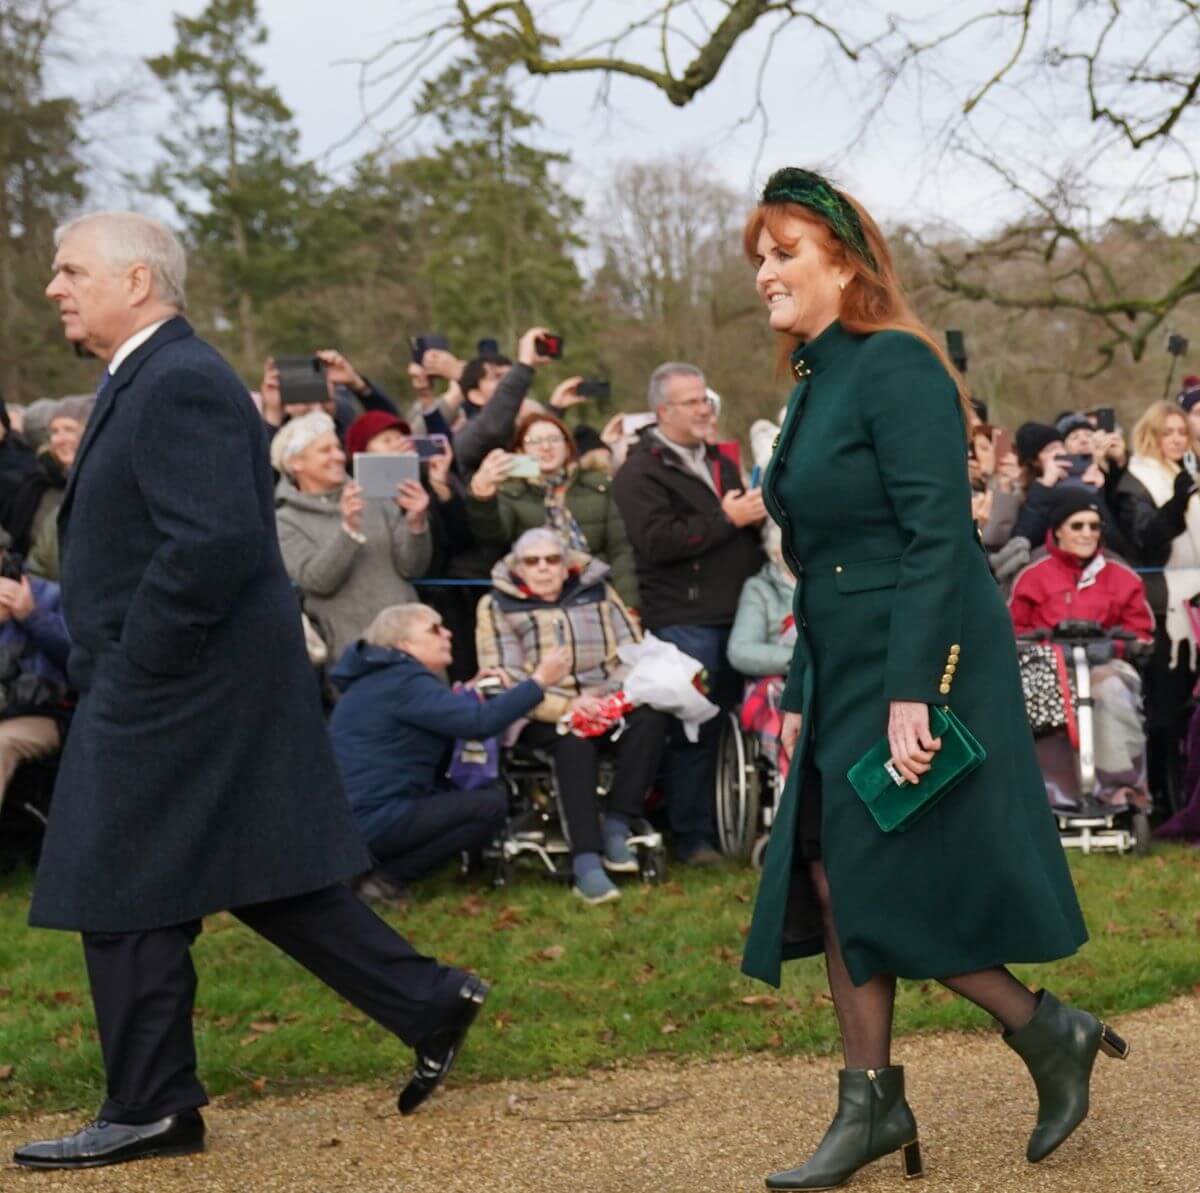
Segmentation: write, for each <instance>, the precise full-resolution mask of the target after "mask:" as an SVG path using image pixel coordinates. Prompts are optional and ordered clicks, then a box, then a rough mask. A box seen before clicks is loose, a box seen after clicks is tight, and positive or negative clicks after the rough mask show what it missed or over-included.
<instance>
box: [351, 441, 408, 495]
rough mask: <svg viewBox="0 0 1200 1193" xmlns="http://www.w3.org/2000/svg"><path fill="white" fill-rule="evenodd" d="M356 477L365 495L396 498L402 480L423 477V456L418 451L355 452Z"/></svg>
mask: <svg viewBox="0 0 1200 1193" xmlns="http://www.w3.org/2000/svg"><path fill="white" fill-rule="evenodd" d="M354 479H355V480H356V481H358V483H359V484H360V485H362V491H363V496H364V497H391V498H394V497H395V496H396V486H397V485H399V484H400V482H401V481H419V480H420V479H421V458H420V457H419V456H418V455H417V454H416V452H396V453H392V452H355V453H354Z"/></svg>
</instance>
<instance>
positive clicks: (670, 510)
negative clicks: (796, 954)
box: [613, 361, 766, 865]
mask: <svg viewBox="0 0 1200 1193" xmlns="http://www.w3.org/2000/svg"><path fill="white" fill-rule="evenodd" d="M647 398H648V401H649V405H650V409H651V410H652V411H653V412H654V413H655V415H656V416H657V424H656V425H655V426H652V427H648V428H647V429H646V430H645V431H643V432H642V434H641V436H640V437H639V439H638V441H637V442H636V443H635V444H634V445H633V447H632V448H630V451H629V455H628V457H627V458H626V460H625V463H624V465H622V467H621V468H620V470H619V471H618V472H617V474H616V476H615V477H614V478H613V496H614V497H615V498H616V501H617V506H618V508H619V509H620V511H621V516H622V518H624V520H625V529H626V531H627V533H628V535H629V541H630V542H631V543H632V544H633V552H634V560H635V563H636V565H637V579H638V590H639V592H640V594H641V608H640V610H639V612H640V613H641V617H642V623H643V625H645V627H646V628H647V629H648V630H651V631H652V632H653V633H654V634H655V635H657V636H658V637H659V638H662V639H664V640H666V641H668V642H673V643H674V644H675V645H676V646H678V647H679V649H680V650H682V651H683V652H684V653H685V654H689V655H691V656H692V657H693V658H695V659H698V660H699V661H700V662H701V663H703V664H704V666H705V668H706V669H707V671H708V676H709V698H710V699H712V700H713V701H714V702H715V703H717V704H719V705H721V706H722V707H732V705H733V704H735V703H737V701H738V699H739V698H740V696H741V691H740V689H741V681H740V678H739V676H738V675H737V673H736V672H735V671H734V670H733V669H732V667H731V666H730V664H729V661H728V659H727V658H726V656H725V646H726V643H727V642H728V639H729V631H730V628H731V627H732V625H733V619H734V616H735V614H736V613H737V604H738V597H739V596H740V594H741V591H742V585H743V584H744V583H745V582H746V580H748V579H749V578H750V577H751V576H752V575H754V574H755V572H757V571H758V569H759V567H760V566H761V564H762V551H761V548H760V546H759V537H758V530H757V527H758V526H759V525H760V524H761V523H762V521H763V519H764V518H765V517H766V510H765V508H764V507H763V503H762V495H761V493H760V492H759V491H758V490H757V489H754V490H752V491H750V492H745V491H744V488H743V484H742V478H741V477H740V476H739V475H738V471H737V468H736V467H735V466H734V465H733V463H732V462H731V461H730V460H729V459H728V458H727V457H726V456H724V455H722V454H721V453H720V452H719V451H717V450H716V449H715V448H713V447H710V446H709V445H708V443H707V438H708V432H709V430H710V428H711V426H712V422H713V413H714V411H713V403H712V400H711V399H710V397H709V396H708V391H707V387H706V385H705V382H704V374H703V373H702V372H701V371H700V370H699V369H698V368H696V366H695V365H690V364H685V363H683V362H681V361H668V362H667V363H666V364H661V365H659V366H658V368H657V369H655V370H654V372H653V373H652V374H651V376H650V385H649V390H648V394H647ZM723 720H724V718H723V717H716V718H714V719H713V720H711V721H709V722H707V723H706V724H705V725H704V726H702V727H701V730H700V740H699V741H698V742H696V743H695V744H692V743H690V742H688V741H687V739H686V738H685V737H684V736H683V733H682V732H681V731H678V732H675V733H673V734H672V741H671V747H670V749H669V750H668V753H667V762H666V783H665V786H666V796H667V815H668V818H669V820H670V824H671V832H672V835H673V837H674V846H675V852H676V854H677V856H678V857H679V859H680V860H681V861H683V862H690V863H692V864H695V865H709V864H712V863H713V862H716V861H717V860H718V854H717V852H716V848H715V839H716V827H715V824H714V819H713V788H714V785H715V783H716V750H717V744H718V736H719V734H720V727H721V723H722V721H723Z"/></svg>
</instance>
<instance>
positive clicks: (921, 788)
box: [846, 704, 987, 833]
mask: <svg viewBox="0 0 1200 1193" xmlns="http://www.w3.org/2000/svg"><path fill="white" fill-rule="evenodd" d="M929 730H930V732H931V733H932V734H933V736H934V737H940V738H941V739H942V748H941V749H940V750H938V752H937V753H936V754H934V756H933V765H932V767H931V769H930V770H929V771H928V773H926V774H924V775H922V776H921V781H920V782H919V783H909V782H906V781H905V780H904V779H902V778H901V777H900V772H899V771H897V770H896V768H895V766H894V765H893V763H892V750H891V747H890V746H889V745H888V740H887V738H886V737H885V738H883V739H882V740H880V741H878V742H876V743H875V745H873V746H872V747H871V748H870V749H869V750H868V751H867V752H866V753H865V754H864V755H863V756H862V757H861V758H860V759H859V760H858V761H857V762H856V763H855V764H854V765H853V766H852V767H851V768H850V769H849V771H847V773H846V778H848V779H849V780H850V785H851V786H852V787H853V788H854V790H855V791H856V792H858V796H859V798H860V799H861V800H862V802H863V803H864V804H866V805H867V811H869V812H870V813H871V815H872V816H873V817H874V818H875V823H876V824H878V825H879V827H880V828H881V829H882V830H883V831H884V832H885V833H902V832H904V831H905V830H906V829H910V828H912V826H913V825H914V824H916V822H917V821H918V820H920V819H921V817H922V816H924V815H925V813H926V812H928V811H929V809H930V808H932V807H933V806H934V805H935V804H936V803H937V802H938V801H939V800H940V799H941V798H942V796H944V795H945V794H946V792H948V791H950V790H951V788H953V787H954V786H955V785H956V784H957V783H958V782H959V781H960V780H962V779H964V778H965V777H966V776H967V775H969V774H970V773H971V772H972V771H973V770H974V769H975V768H976V767H977V766H979V765H980V763H982V762H983V760H984V759H985V758H986V757H987V754H986V753H985V751H984V748H983V747H982V746H981V745H980V744H979V742H977V741H976V740H975V738H974V736H972V734H971V731H970V730H969V729H968V728H967V727H966V726H965V725H964V724H963V723H962V722H961V721H960V720H959V719H958V718H957V717H956V716H955V715H954V714H953V713H952V712H951V711H950V710H949V709H948V708H944V707H941V706H939V705H936V704H931V705H930V706H929Z"/></svg>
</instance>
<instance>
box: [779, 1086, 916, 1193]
mask: <svg viewBox="0 0 1200 1193" xmlns="http://www.w3.org/2000/svg"><path fill="white" fill-rule="evenodd" d="M900 1150H903V1152H904V1157H903V1159H904V1175H905V1176H906V1177H910V1178H911V1177H918V1176H924V1175H925V1172H924V1169H923V1168H922V1167H921V1147H920V1144H918V1142H917V1120H916V1119H914V1118H913V1113H912V1111H911V1110H910V1109H909V1108H908V1102H907V1101H905V1098H904V1067H903V1065H892V1066H890V1067H889V1068H886V1069H843V1070H842V1071H841V1072H840V1073H839V1074H838V1108H837V1114H835V1115H834V1117H833V1122H832V1123H831V1124H830V1126H829V1130H828V1131H826V1132H825V1138H824V1139H822V1140H821V1145H820V1147H818V1148H817V1150H816V1151H815V1152H814V1153H813V1157H812V1159H811V1160H809V1161H808V1163H807V1164H805V1165H803V1166H802V1167H800V1168H793V1169H791V1170H789V1171H788V1172H777V1173H775V1174H774V1175H773V1176H769V1177H767V1188H768V1189H836V1188H837V1186H838V1185H842V1184H845V1182H846V1181H848V1180H849V1179H850V1178H851V1177H852V1176H853V1175H854V1174H855V1173H856V1172H857V1171H858V1170H859V1169H860V1168H862V1167H863V1165H864V1164H870V1163H871V1161H872V1160H878V1159H879V1158H880V1157H881V1156H886V1155H888V1154H889V1153H891V1152H895V1151H900Z"/></svg>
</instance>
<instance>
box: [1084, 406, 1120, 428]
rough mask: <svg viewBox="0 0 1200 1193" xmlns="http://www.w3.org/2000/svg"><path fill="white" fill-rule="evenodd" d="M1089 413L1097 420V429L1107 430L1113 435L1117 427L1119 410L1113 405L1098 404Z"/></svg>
mask: <svg viewBox="0 0 1200 1193" xmlns="http://www.w3.org/2000/svg"><path fill="white" fill-rule="evenodd" d="M1088 413H1089V414H1090V415H1091V416H1092V417H1093V418H1094V419H1095V420H1096V430H1097V431H1107V432H1108V433H1109V434H1110V435H1111V434H1112V433H1113V432H1114V431H1115V430H1116V429H1117V412H1116V411H1115V410H1114V409H1113V408H1112V407H1111V406H1097V407H1096V409H1095V410H1089V411H1088Z"/></svg>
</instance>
